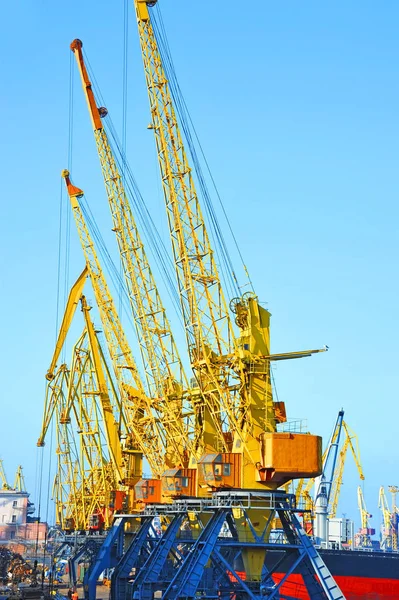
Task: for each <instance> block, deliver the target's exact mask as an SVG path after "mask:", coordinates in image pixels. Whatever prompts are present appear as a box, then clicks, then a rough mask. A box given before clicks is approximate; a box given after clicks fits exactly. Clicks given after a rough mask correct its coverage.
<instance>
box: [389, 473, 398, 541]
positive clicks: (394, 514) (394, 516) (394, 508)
mask: <svg viewBox="0 0 399 600" xmlns="http://www.w3.org/2000/svg"><path fill="white" fill-rule="evenodd" d="M388 490H389V491H390V492H391V494H392V513H391V519H392V549H393V550H397V549H398V510H397V506H396V494H397V493H398V492H399V487H397V486H396V485H389V486H388Z"/></svg>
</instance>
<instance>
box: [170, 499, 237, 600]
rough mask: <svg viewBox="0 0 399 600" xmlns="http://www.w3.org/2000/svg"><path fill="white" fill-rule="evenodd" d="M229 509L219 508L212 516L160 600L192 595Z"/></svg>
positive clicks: (173, 599)
mask: <svg viewBox="0 0 399 600" xmlns="http://www.w3.org/2000/svg"><path fill="white" fill-rule="evenodd" d="M229 510H230V509H228V508H227V509H226V508H220V509H218V510H217V511H216V512H215V514H214V515H213V516H212V518H211V519H210V521H209V522H208V524H207V525H206V527H205V528H204V529H203V530H202V532H201V535H200V536H199V538H198V539H197V541H196V542H195V544H194V545H193V547H192V548H191V550H190V552H189V553H188V555H187V556H186V557H185V559H184V560H183V563H182V565H181V566H180V568H179V569H178V571H177V573H176V575H175V577H174V578H173V579H172V581H171V582H170V584H169V586H168V587H167V589H166V591H165V594H164V595H163V596H162V600H175V599H177V598H182V597H183V598H185V597H189V598H190V597H194V596H195V592H196V591H197V588H198V586H199V584H200V581H201V577H202V575H203V572H204V568H205V565H206V563H207V562H208V560H209V558H210V556H211V553H212V550H213V549H214V548H215V545H216V542H217V538H218V535H219V533H220V530H221V528H222V525H223V523H224V521H225V520H226V514H227V512H228V511H229Z"/></svg>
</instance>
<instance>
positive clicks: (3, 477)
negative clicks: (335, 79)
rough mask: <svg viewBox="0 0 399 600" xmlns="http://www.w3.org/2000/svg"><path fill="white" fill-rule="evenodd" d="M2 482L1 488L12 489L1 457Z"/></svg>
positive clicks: (0, 474) (0, 472)
mask: <svg viewBox="0 0 399 600" xmlns="http://www.w3.org/2000/svg"><path fill="white" fill-rule="evenodd" d="M0 484H1V488H2V489H3V490H9V489H10V486H9V484H8V481H7V476H6V473H5V471H4V466H3V461H2V459H1V458H0Z"/></svg>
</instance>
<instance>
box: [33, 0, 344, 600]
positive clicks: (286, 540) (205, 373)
mask: <svg viewBox="0 0 399 600" xmlns="http://www.w3.org/2000/svg"><path fill="white" fill-rule="evenodd" d="M155 4H156V2H155V1H154V0H151V1H149V0H135V2H134V6H135V11H136V16H137V23H138V29H139V38H140V44H141V51H142V58H143V63H144V72H145V77H146V83H147V91H148V95H149V100H150V111H151V125H150V129H152V130H153V132H154V134H155V141H156V148H157V156H158V162H159V167H160V172H161V181H162V187H163V194H164V200H165V206H166V213H167V220H168V226H169V232H170V238H171V244H172V255H173V263H174V270H175V275H176V282H177V294H178V298H179V301H180V309H181V314H182V319H183V325H184V331H185V336H186V345H187V351H188V359H189V364H190V367H191V371H192V373H190V374H189V375H187V374H186V373H185V370H184V369H183V363H182V360H181V359H180V356H179V353H178V350H177V345H176V343H175V341H174V336H173V334H172V328H171V325H170V322H169V320H168V319H167V316H166V311H165V308H164V305H163V304H162V301H161V298H160V294H159V292H158V289H157V286H156V282H155V280H154V278H153V275H152V271H151V268H150V265H149V262H148V259H147V256H146V253H145V250H144V245H143V243H142V240H141V236H140V234H139V231H138V227H137V225H136V222H135V219H134V216H133V211H132V209H131V206H130V202H129V199H128V196H127V193H126V190H125V186H124V178H123V177H122V176H121V172H120V169H119V168H118V161H117V159H116V158H115V155H114V151H113V148H112V147H111V144H110V142H109V139H108V136H107V134H106V131H105V128H106V122H107V119H106V118H105V117H106V116H107V112H108V111H107V110H106V109H105V108H104V107H100V106H98V105H97V103H96V100H95V97H94V93H93V90H92V86H91V83H90V80H89V77H88V73H87V69H86V66H85V62H84V58H83V53H82V42H81V41H79V40H74V42H73V43H72V44H71V49H72V51H73V52H74V54H75V56H76V58H77V63H78V67H79V70H80V75H81V79H82V84H83V89H84V92H85V96H86V100H87V104H88V108H89V113H90V117H91V121H92V125H93V129H94V135H95V140H96V145H97V150H98V154H99V158H100V165H101V169H102V173H103V177H104V181H105V186H106V191H107V197H108V202H109V205H110V209H111V215H112V219H113V223H112V225H113V230H114V232H115V234H116V238H117V242H118V248H119V254H120V258H121V263H122V265H123V270H124V275H125V280H126V289H127V294H128V297H129V301H130V307H131V311H132V315H133V318H134V323H135V329H136V337H137V341H138V346H139V349H140V354H141V360H142V366H143V372H144V375H145V381H141V379H140V376H139V370H138V368H137V367H136V365H135V363H134V360H133V355H132V354H131V352H130V348H129V345H128V343H127V340H126V338H125V336H124V332H123V328H122V326H121V323H120V320H119V319H118V315H117V313H116V311H115V307H114V304H113V300H112V296H111V294H110V292H109V290H108V287H107V284H106V281H105V279H104V277H103V274H102V270H101V267H100V264H99V261H98V258H97V255H96V252H95V249H94V244H93V241H92V238H91V235H90V232H89V228H88V227H87V223H86V222H85V219H84V216H83V211H82V205H81V202H82V200H81V199H82V198H83V192H82V190H81V189H80V188H77V187H76V186H74V185H73V184H72V183H71V181H70V176H69V173H68V172H67V171H64V172H63V176H64V178H65V183H66V186H67V190H68V195H69V198H70V201H71V205H72V210H73V214H74V217H75V221H76V224H77V228H78V233H79V237H80V241H81V245H82V249H83V252H84V255H85V259H86V268H85V271H84V273H83V274H82V278H83V279H82V278H81V280H80V281H79V280H78V282H77V284H76V287H75V289H73V290H72V293H71V296H70V302H69V303H68V306H67V310H66V314H65V318H64V321H63V324H62V326H61V331H60V335H59V341H58V342H57V347H56V352H55V355H54V356H55V357H54V358H53V361H52V364H51V368H50V369H49V373H48V380H49V382H50V384H52V383H53V381H54V380H56V378H57V376H58V372H57V373H55V376H54V370H55V365H56V362H57V361H58V357H59V353H60V348H61V347H62V345H63V343H64V341H65V335H66V332H67V330H68V327H69V324H70V322H71V316H72V314H73V312H74V310H75V308H76V305H77V303H78V302H80V303H81V307H82V312H83V315H84V320H85V329H84V333H83V336H82V340H85V348H86V349H87V361H89V362H86V364H88V365H89V367H88V368H89V371H88V372H87V373H86V371H83V372H84V373H85V374H86V376H88V375H89V374H90V377H91V382H92V386H91V388H90V391H89V395H90V398H91V403H92V404H91V405H92V406H93V407H96V408H97V409H98V411H99V414H100V415H101V422H100V421H97V422H96V427H95V430H96V431H97V433H98V435H99V436H100V437H101V435H102V436H103V439H104V440H105V448H103V449H102V452H101V451H100V448H98V449H97V451H96V456H98V457H100V458H101V457H103V463H102V464H103V465H105V466H106V467H107V469H109V472H110V481H111V487H109V485H108V487H107V486H106V485H103V486H102V487H101V486H100V487H99V489H100V490H101V493H103V491H104V490H107V489H111V490H114V491H124V492H125V493H126V495H127V497H128V503H127V507H128V511H127V513H126V514H125V515H124V516H122V517H117V519H116V520H115V521H114V524H113V525H112V527H111V528H109V531H108V535H107V540H106V541H105V542H104V545H103V546H102V547H101V549H100V551H99V553H98V555H97V558H96V559H95V560H93V561H92V565H91V568H90V570H89V571H88V573H87V577H86V581H85V589H86V590H87V594H88V596H89V597H90V598H93V597H94V596H95V587H94V586H95V581H96V579H97V577H98V576H99V574H100V573H101V571H102V570H104V568H109V567H115V571H114V576H113V578H112V585H113V586H114V590H115V591H114V598H118V599H119V598H121V599H122V598H124V597H125V592H126V583H127V581H126V578H128V577H129V576H130V573H131V571H132V569H135V575H134V582H133V587H132V589H131V593H132V594H133V596H134V597H137V598H147V597H148V598H153V597H154V593H156V594H159V593H160V594H161V596H160V597H162V598H164V599H165V600H166V599H167V598H170V600H172V598H173V599H175V598H181V597H194V596H196V595H197V592H198V591H201V595H202V597H204V598H208V597H210V594H211V595H212V597H215V594H216V595H217V596H219V595H220V596H221V597H226V598H227V597H229V598H230V597H233V596H234V597H236V594H238V595H239V597H242V598H254V597H258V596H259V594H261V595H267V596H268V597H270V598H273V597H279V595H280V591H281V590H282V589H284V585H286V582H287V578H288V577H289V576H290V575H291V574H293V572H294V571H295V570H296V569H299V570H300V572H301V573H303V581H304V585H305V587H306V589H307V590H308V591H309V593H311V595H316V594H318V595H320V597H323V598H335V599H338V598H343V596H342V593H341V591H340V589H339V587H338V586H337V585H336V583H335V582H334V580H333V579H332V577H331V574H330V573H329V571H328V569H327V568H326V566H325V564H324V563H323V561H322V559H321V558H320V556H319V555H318V553H317V551H316V550H315V549H314V547H313V546H312V543H311V540H310V539H309V537H308V536H307V535H306V534H305V532H304V530H303V528H302V527H301V525H300V523H299V521H298V519H297V517H296V511H297V508H296V499H295V496H293V495H290V494H286V493H284V492H282V491H278V490H277V489H278V488H279V487H281V486H282V485H284V484H285V483H287V482H288V481H290V480H292V479H298V478H310V477H317V476H318V475H320V474H321V472H322V461H321V459H322V455H321V438H320V437H319V436H316V435H312V434H310V433H303V432H296V431H292V432H279V431H278V430H277V425H278V423H281V422H284V421H285V420H286V410H285V405H284V403H283V402H275V401H274V398H273V390H272V381H271V380H272V377H271V363H272V362H273V361H280V360H290V359H297V358H303V357H308V356H311V355H312V354H315V353H318V352H323V351H325V350H326V349H327V348H326V347H325V348H323V349H316V350H305V351H300V352H289V353H279V354H272V353H271V350H270V313H269V312H268V311H267V310H266V309H265V308H263V307H262V306H261V304H260V302H259V301H258V298H257V296H256V294H255V293H254V292H253V291H249V292H246V293H244V294H243V293H242V290H241V289H240V288H239V286H238V283H237V280H234V274H233V273H232V272H231V264H232V263H231V260H230V259H228V256H227V254H228V253H227V249H226V247H225V246H224V248H223V249H222V252H224V257H225V259H226V260H227V262H226V264H227V265H229V266H228V270H230V274H229V275H227V276H229V277H230V278H231V279H232V280H234V285H233V289H234V291H235V295H232V294H229V296H230V297H229V298H228V299H227V297H226V295H225V285H224V283H223V279H222V278H221V274H220V272H219V267H218V266H217V260H216V253H215V249H214V248H213V247H212V246H211V243H210V239H211V236H210V233H209V231H208V226H207V224H206V222H205V220H204V218H203V215H202V207H201V203H200V199H199V196H198V194H197V189H196V188H197V185H196V183H195V173H194V171H192V169H191V167H190V165H189V160H188V154H187V152H186V142H187V139H188V136H189V133H188V130H187V128H186V127H185V126H184V123H183V126H181V125H182V123H179V119H180V121H182V114H181V112H180V109H179V107H180V106H181V105H180V104H179V101H178V99H177V98H176V94H175V93H176V88H175V87H174V85H173V74H171V73H168V69H169V68H170V63H169V61H168V60H164V57H165V54H164V52H165V46H164V45H163V42H162V39H161V37H159V36H157V35H156V32H155V29H154V28H153V25H152V19H151V18H150V9H151V8H153V7H154V6H155ZM103 120H104V123H105V125H103ZM183 131H184V136H183ZM184 138H186V140H185V139H184ZM187 147H188V149H189V151H190V153H191V154H192V147H191V145H190V144H189V143H188V144H187ZM192 158H193V164H194V166H195V170H196V175H197V178H198V180H199V181H200V188H201V189H200V191H201V193H202V196H203V200H204V204H205V205H207V197H206V192H205V191H204V185H203V181H202V180H201V177H200V174H199V172H198V166H197V162H196V160H195V157H194V156H192ZM130 200H131V199H130ZM212 224H213V225H212ZM212 226H213V227H216V228H218V227H219V226H218V224H217V223H216V219H215V218H214V219H211V228H212ZM218 239H219V241H220V236H218ZM222 246H223V244H222ZM86 275H88V276H89V277H90V280H91V283H92V287H93V291H94V294H95V298H96V305H97V308H98V310H99V314H100V318H101V323H102V326H103V330H104V335H105V339H106V342H107V347H108V354H109V356H110V359H111V363H112V373H111V370H109V368H108V366H107V361H106V360H105V358H104V354H102V353H101V346H100V344H99V342H98V337H97V335H96V331H95V329H94V326H93V323H92V320H91V318H90V309H89V306H88V305H87V302H86V299H85V297H84V296H83V295H82V289H83V288H82V285H81V284H82V282H83V280H84V279H85V278H86ZM62 367H63V366H62V365H61V367H59V369H58V370H59V372H60V375H59V376H60V377H61V378H62V377H64V378H65V381H66V384H67V389H68V394H67V396H64V394H59V396H57V398H56V402H55V403H54V402H53V403H51V402H49V403H48V407H50V408H48V407H47V410H46V414H45V419H44V425H43V432H45V430H46V427H48V422H49V417H50V414H51V411H53V413H54V411H58V416H57V419H58V422H59V423H60V422H61V419H63V421H64V423H65V425H68V424H69V422H68V419H69V418H70V417H69V415H70V414H71V411H73V410H76V408H77V407H81V406H82V404H83V405H84V403H83V402H82V398H85V390H84V389H83V388H82V387H79V386H80V382H81V379H74V372H73V370H72V369H71V370H68V369H67V368H66V367H65V366H64V373H63V375H61V373H62ZM126 376H128V377H130V381H129V382H128V381H127V380H126ZM114 382H116V385H113V383H114ZM70 390H72V391H70ZM75 418H76V419H77V416H75ZM64 433H65V432H64ZM87 433H88V432H87ZM122 434H124V435H122ZM123 437H127V438H128V440H129V442H130V445H129V446H128V447H127V446H126V444H125V443H124V442H123V441H122V438H123ZM43 440H44V433H42V435H41V438H40V440H39V441H41V442H43ZM68 442H69V451H70V448H71V440H68ZM83 447H84V448H86V449H87V443H85V444H84V446H83ZM143 457H145V458H147V460H148V462H149V464H150V467H151V471H152V473H151V477H150V478H142V477H141V460H142V458H143ZM68 464H69V468H72V469H73V468H76V469H77V470H79V472H80V479H79V478H78V479H79V485H77V486H76V490H77V492H82V490H83V489H85V483H86V481H87V480H88V479H89V478H88V477H87V475H88V474H87V473H86V472H83V471H82V465H81V463H79V461H78V460H76V458H74V460H69V461H68ZM74 465H76V466H75V467H74ZM82 473H83V474H82ZM139 477H140V479H138V478H139ZM76 480H77V478H76V477H75V473H74V472H71V473H70V481H72V482H75V481H76ZM58 488H59V489H62V485H61V482H58ZM90 493H91V497H92V498H96V494H97V491H96V487H95V486H94V487H92V488H91V490H90ZM78 495H79V494H75V498H76V499H75V502H76V506H77V507H78V509H79V511H82V506H83V505H82V501H81V500H80V499H79V498H78ZM137 500H141V501H142V503H141V505H139V503H138V502H137ZM85 514H89V522H88V524H86V527H89V528H91V529H95V528H98V529H100V528H101V523H100V518H98V519H95V518H94V516H95V515H96V514H97V516H98V517H99V513H98V512H97V513H96V512H94V511H93V510H92V511H91V512H90V513H87V512H85ZM102 517H103V520H104V526H105V527H106V525H107V524H106V523H105V519H106V514H105V513H104V514H102ZM74 518H78V515H77V514H76V516H75V517H74ZM276 519H278V520H279V521H280V522H281V524H282V531H281V534H280V536H279V539H274V537H273V535H272V534H271V530H272V522H273V521H274V520H276ZM155 521H156V522H157V523H159V524H160V527H158V528H155V526H154V523H155ZM126 522H129V523H130V524H132V523H136V527H134V529H135V533H134V534H133V537H132V540H131V543H130V544H129V547H128V548H127V549H126V551H125V552H124V551H123V536H124V535H125V533H126V532H125V524H126ZM108 525H110V518H109V520H108ZM271 547H272V548H273V549H275V550H278V551H279V552H282V554H283V557H282V558H281V559H279V560H278V561H277V563H278V564H277V565H273V564H267V563H266V556H267V552H266V551H267V550H268V549H269V548H271ZM288 549H289V552H287V550H288ZM79 551H80V550H79ZM293 556H294V557H295V559H294V562H292V564H291V565H289V564H288V563H287V564H286V574H285V575H283V576H282V577H281V580H280V581H277V580H276V577H275V576H276V573H277V570H276V569H277V566H278V565H280V566H281V564H282V563H284V562H285V561H286V560H287V559H288V558H289V557H291V558H292V557H293ZM288 562H289V561H288ZM120 581H122V582H123V584H122V587H121V588H120V587H118V586H119V582H120ZM93 594H94V595H93ZM254 594H256V595H254ZM237 597H238V596H237Z"/></svg>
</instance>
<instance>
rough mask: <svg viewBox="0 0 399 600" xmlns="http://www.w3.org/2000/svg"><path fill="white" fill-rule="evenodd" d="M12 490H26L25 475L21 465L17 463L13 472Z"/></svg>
mask: <svg viewBox="0 0 399 600" xmlns="http://www.w3.org/2000/svg"><path fill="white" fill-rule="evenodd" d="M14 490H15V491H16V492H26V485H25V477H24V474H23V472H22V467H21V465H19V467H18V468H17V472H16V473H15V480H14Z"/></svg>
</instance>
